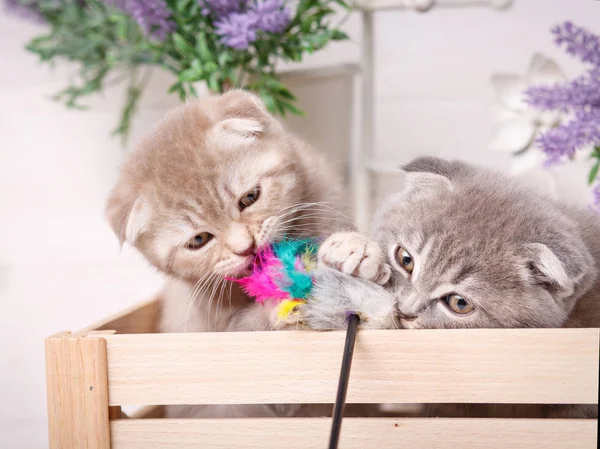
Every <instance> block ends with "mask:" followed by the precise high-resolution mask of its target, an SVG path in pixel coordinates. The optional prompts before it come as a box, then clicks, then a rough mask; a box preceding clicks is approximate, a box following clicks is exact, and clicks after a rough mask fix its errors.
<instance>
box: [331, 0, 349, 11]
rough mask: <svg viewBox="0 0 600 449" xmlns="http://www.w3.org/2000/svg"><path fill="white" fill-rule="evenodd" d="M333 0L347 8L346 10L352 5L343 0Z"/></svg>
mask: <svg viewBox="0 0 600 449" xmlns="http://www.w3.org/2000/svg"><path fill="white" fill-rule="evenodd" d="M334 1H335V2H336V3H337V4H338V5H340V6H341V7H343V8H344V9H347V10H351V9H352V7H351V6H350V5H349V4H348V3H347V2H345V1H344V0H334Z"/></svg>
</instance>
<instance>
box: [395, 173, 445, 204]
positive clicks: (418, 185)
mask: <svg viewBox="0 0 600 449" xmlns="http://www.w3.org/2000/svg"><path fill="white" fill-rule="evenodd" d="M404 182H405V184H404V190H403V191H402V195H403V196H405V197H407V198H412V199H414V198H417V197H422V196H423V195H433V194H436V193H440V192H444V191H449V190H452V189H453V187H452V181H450V179H448V178H446V177H445V176H442V175H438V174H435V173H426V172H410V173H407V174H406V178H405V181H404Z"/></svg>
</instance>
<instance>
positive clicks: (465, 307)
mask: <svg viewBox="0 0 600 449" xmlns="http://www.w3.org/2000/svg"><path fill="white" fill-rule="evenodd" d="M442 301H444V302H445V303H446V305H447V306H448V308H449V309H450V310H452V311H453V312H454V313H456V314H458V315H466V314H468V313H471V312H472V311H473V309H475V307H474V306H473V304H471V303H470V302H469V301H467V300H466V299H465V298H463V297H462V296H460V295H457V294H452V295H448V296H446V297H444V298H442Z"/></svg>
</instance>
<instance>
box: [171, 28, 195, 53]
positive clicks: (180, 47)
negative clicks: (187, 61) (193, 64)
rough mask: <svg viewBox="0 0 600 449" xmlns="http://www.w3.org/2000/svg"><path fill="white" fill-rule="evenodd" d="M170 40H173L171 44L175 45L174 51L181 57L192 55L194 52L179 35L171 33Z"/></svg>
mask: <svg viewBox="0 0 600 449" xmlns="http://www.w3.org/2000/svg"><path fill="white" fill-rule="evenodd" d="M172 39H173V44H174V45H175V49H176V50H177V51H178V52H179V53H180V54H181V55H182V56H189V55H190V54H192V53H193V52H194V48H193V47H192V46H190V44H188V43H187V42H186V40H185V39H184V38H183V37H182V36H181V35H180V34H177V33H173V36H172Z"/></svg>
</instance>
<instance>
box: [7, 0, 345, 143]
mask: <svg viewBox="0 0 600 449" xmlns="http://www.w3.org/2000/svg"><path fill="white" fill-rule="evenodd" d="M4 1H5V5H6V6H7V7H8V8H9V9H10V10H12V11H13V12H16V13H19V14H20V15H25V16H28V17H30V18H32V19H34V20H37V21H39V22H43V23H45V24H46V26H47V27H48V30H47V31H45V32H44V33H43V34H41V35H40V36H37V37H35V38H33V39H32V40H31V42H30V43H29V44H28V45H27V49H28V50H29V51H31V52H33V53H35V54H36V55H38V56H39V57H40V59H41V60H42V61H43V62H47V63H53V62H54V61H57V60H68V61H71V62H74V63H76V64H77V65H78V76H77V79H76V80H75V82H73V83H72V84H71V85H70V86H68V87H67V88H65V89H64V90H62V91H60V92H58V93H57V94H56V96H55V98H56V99H57V100H60V101H62V102H64V103H65V104H66V105H67V106H69V107H76V108H81V107H82V104H81V102H80V100H81V99H83V98H84V97H86V96H89V95H92V94H95V93H98V92H101V91H103V90H104V89H105V88H106V87H107V86H109V85H112V84H114V83H120V82H126V83H127V84H128V86H127V97H126V102H125V105H124V107H123V110H122V113H121V117H120V120H119V124H118V126H117V128H116V130H115V133H117V134H120V135H122V136H126V135H127V132H128V130H129V127H130V124H131V118H132V116H133V114H134V113H135V110H136V106H137V104H138V101H139V99H140V95H141V94H142V92H143V89H144V86H145V84H146V83H147V81H148V78H149V76H150V73H151V70H152V69H154V68H159V69H162V70H166V71H168V72H170V73H172V74H173V76H174V82H173V84H172V85H171V86H170V88H169V92H170V93H176V94H178V95H179V96H180V97H181V99H182V100H185V99H186V98H189V97H194V96H197V95H198V92H197V89H196V87H197V86H198V83H205V84H206V86H207V87H208V89H209V90H210V91H212V92H222V91H225V90H227V89H231V88H244V89H248V90H252V91H255V92H256V93H257V94H258V95H260V97H261V98H262V100H263V101H264V102H265V104H266V106H267V108H268V109H269V110H270V111H271V112H273V113H275V114H280V115H285V114H286V113H288V112H290V113H293V114H301V111H300V110H299V109H298V108H297V106H296V104H295V103H296V97H295V96H294V94H293V93H292V92H290V91H289V90H288V89H287V88H286V86H285V85H283V84H282V83H281V81H280V80H279V78H278V76H277V71H276V66H277V63H278V62H280V61H301V60H302V58H303V56H304V55H305V54H307V53H312V52H315V51H317V50H320V49H321V48H323V47H325V46H326V45H327V44H328V43H329V42H331V41H335V40H344V39H347V35H346V34H345V33H344V32H342V31H340V30H339V28H338V25H339V24H338V25H334V24H332V21H333V19H334V18H335V17H336V9H339V8H338V7H341V8H343V9H347V10H348V9H349V6H348V4H347V3H346V2H345V1H344V0H295V1H288V0H248V1H244V0H105V1H102V0H4Z"/></svg>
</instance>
